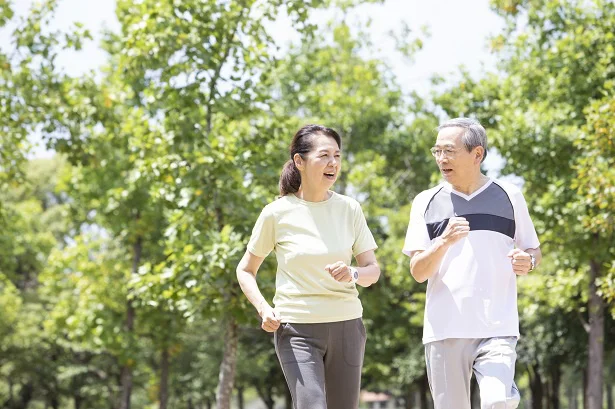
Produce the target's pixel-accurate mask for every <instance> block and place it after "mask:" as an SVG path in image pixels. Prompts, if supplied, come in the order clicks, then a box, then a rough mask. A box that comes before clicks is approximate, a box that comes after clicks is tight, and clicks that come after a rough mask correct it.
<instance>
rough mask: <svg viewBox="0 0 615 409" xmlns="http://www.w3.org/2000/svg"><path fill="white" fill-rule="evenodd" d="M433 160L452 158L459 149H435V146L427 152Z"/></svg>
mask: <svg viewBox="0 0 615 409" xmlns="http://www.w3.org/2000/svg"><path fill="white" fill-rule="evenodd" d="M429 151H430V152H431V154H432V155H433V157H434V158H436V159H437V158H440V157H442V156H446V157H447V158H450V159H452V158H454V157H455V154H456V153H457V152H458V151H459V149H453V148H436V147H435V146H434V147H433V148H431V149H430V150H429Z"/></svg>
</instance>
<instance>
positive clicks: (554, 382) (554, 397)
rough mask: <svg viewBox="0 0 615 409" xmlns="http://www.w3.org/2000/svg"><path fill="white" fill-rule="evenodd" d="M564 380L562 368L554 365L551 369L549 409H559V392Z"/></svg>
mask: <svg viewBox="0 0 615 409" xmlns="http://www.w3.org/2000/svg"><path fill="white" fill-rule="evenodd" d="M561 378H562V368H561V367H560V365H559V364H554V365H553V367H552V368H551V379H550V384H551V387H550V388H549V389H550V390H549V408H550V409H559V390H560V382H561Z"/></svg>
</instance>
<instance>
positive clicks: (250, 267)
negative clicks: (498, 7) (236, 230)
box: [236, 250, 280, 332]
mask: <svg viewBox="0 0 615 409" xmlns="http://www.w3.org/2000/svg"><path fill="white" fill-rule="evenodd" d="M263 260H265V258H264V257H258V256H255V255H254V254H252V253H250V252H249V251H248V250H246V252H245V254H244V255H243V257H242V258H241V261H240V262H239V265H237V270H236V271H237V281H239V286H240V287H241V291H243V293H244V294H245V295H246V297H248V300H249V301H250V302H251V303H252V305H253V306H254V308H256V311H258V315H260V316H261V318H262V319H263V322H262V324H261V328H262V329H264V330H265V331H267V332H273V331H275V330H277V329H278V327H279V326H280V317H279V316H278V314H277V313H276V312H275V311H274V309H273V308H272V307H271V306H270V305H269V303H268V302H267V300H266V299H265V297H263V294H261V291H260V290H259V288H258V284H257V283H256V273H258V269H259V268H260V266H261V264H262V263H263Z"/></svg>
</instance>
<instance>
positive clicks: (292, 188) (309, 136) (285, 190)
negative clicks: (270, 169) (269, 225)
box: [280, 125, 342, 196]
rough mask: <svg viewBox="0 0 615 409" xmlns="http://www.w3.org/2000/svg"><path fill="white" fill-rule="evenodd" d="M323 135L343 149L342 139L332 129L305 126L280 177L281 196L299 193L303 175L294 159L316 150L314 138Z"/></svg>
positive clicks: (293, 143) (297, 137)
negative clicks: (296, 155) (296, 156)
mask: <svg viewBox="0 0 615 409" xmlns="http://www.w3.org/2000/svg"><path fill="white" fill-rule="evenodd" d="M318 134H322V135H326V136H328V137H330V138H333V139H335V142H337V146H339V148H340V149H342V138H340V136H339V134H338V133H337V132H335V131H334V130H333V129H331V128H327V127H324V126H322V125H305V126H304V127H303V128H301V129H299V130H298V131H297V133H296V134H295V136H294V137H293V141H292V142H291V144H290V159H289V160H288V161H287V162H286V163H285V164H284V168H282V174H281V175H280V196H286V195H287V194H289V193H295V192H297V191H299V187H300V186H301V174H300V173H299V169H297V167H296V166H295V161H294V159H293V157H294V156H295V153H298V154H299V155H300V156H301V157H302V158H303V157H304V155H305V154H307V153H310V152H311V151H312V149H313V148H314V136H315V135H318Z"/></svg>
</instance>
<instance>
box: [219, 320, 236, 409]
mask: <svg viewBox="0 0 615 409" xmlns="http://www.w3.org/2000/svg"><path fill="white" fill-rule="evenodd" d="M236 364H237V323H236V322H235V317H233V316H231V315H229V316H228V317H227V324H226V334H225V346H224V356H223V357H222V363H221V364H220V376H219V378H218V390H217V391H216V408H217V409H230V408H231V395H232V394H233V383H234V381H235V367H236Z"/></svg>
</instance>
